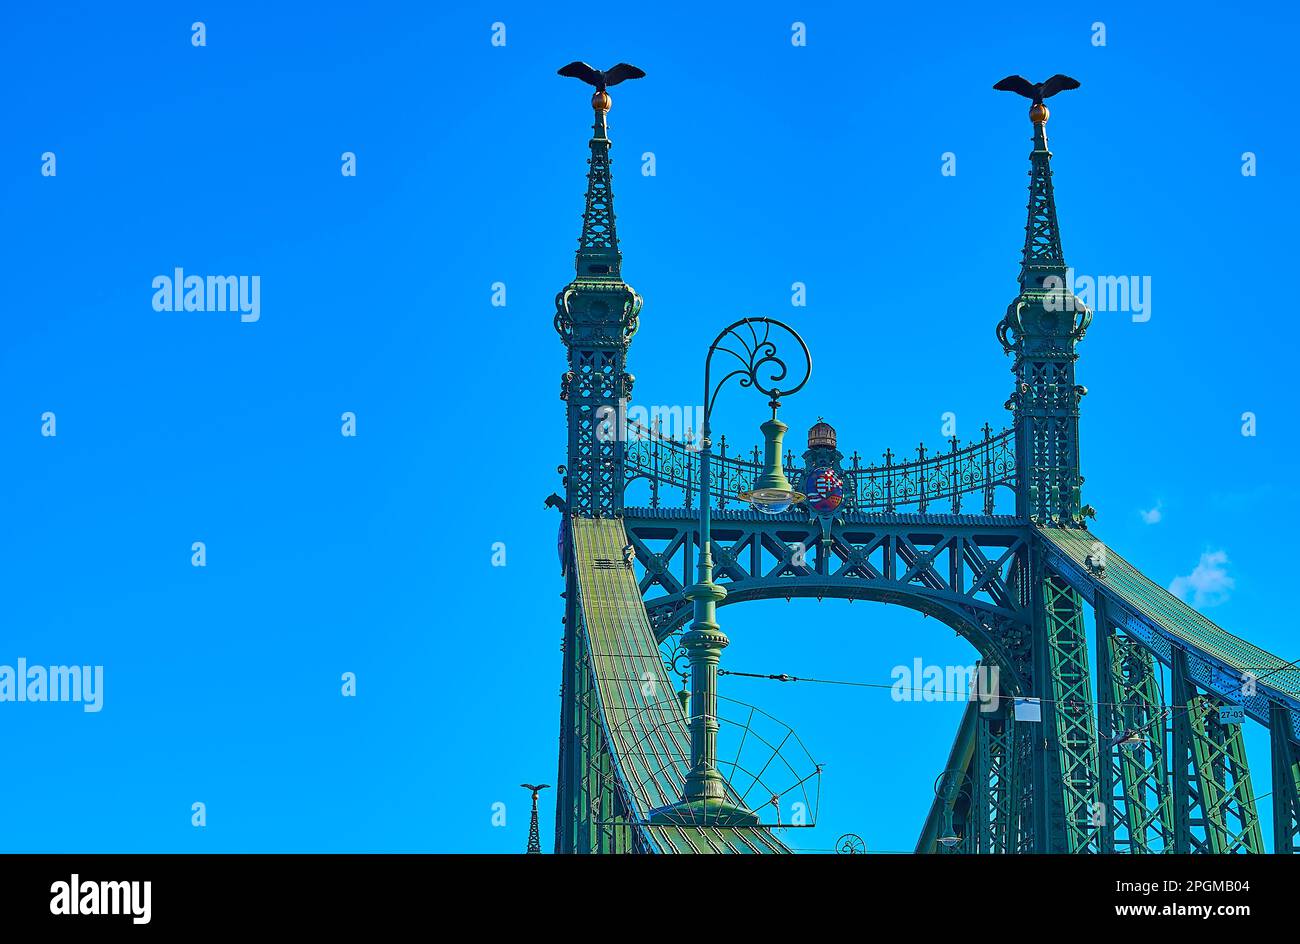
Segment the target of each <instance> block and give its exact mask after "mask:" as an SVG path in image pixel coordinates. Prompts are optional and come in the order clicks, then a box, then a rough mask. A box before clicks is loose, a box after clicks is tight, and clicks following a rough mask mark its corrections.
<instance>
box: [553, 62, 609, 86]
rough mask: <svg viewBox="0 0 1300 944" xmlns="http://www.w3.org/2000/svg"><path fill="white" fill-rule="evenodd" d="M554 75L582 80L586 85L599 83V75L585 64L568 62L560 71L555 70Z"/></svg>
mask: <svg viewBox="0 0 1300 944" xmlns="http://www.w3.org/2000/svg"><path fill="white" fill-rule="evenodd" d="M555 74H556V75H564V76H568V77H570V78H574V79H582V81H584V82H586V83H587V84H588V85H596V84H598V83H599V81H600V73H599V72H597V71H596V70H595V69H593V68H592V67H591V66H589V65H587V64H586V63H585V62H570V63H569V64H568V65H567V66H564V67H563V68H562V69H558V70H556V73H555Z"/></svg>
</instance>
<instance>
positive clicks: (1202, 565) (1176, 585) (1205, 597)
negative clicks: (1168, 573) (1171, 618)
mask: <svg viewBox="0 0 1300 944" xmlns="http://www.w3.org/2000/svg"><path fill="white" fill-rule="evenodd" d="M1227 563H1228V554H1227V552H1226V551H1206V552H1205V553H1203V554H1202V555H1201V560H1200V562H1199V563H1198V564H1197V565H1196V567H1195V568H1193V570H1192V572H1191V573H1190V574H1188V575H1187V576H1186V577H1175V578H1174V580H1173V583H1171V584H1170V585H1169V592H1170V593H1172V594H1173V595H1174V596H1176V597H1178V598H1179V599H1180V600H1184V601H1187V600H1188V598H1189V597H1190V598H1191V599H1190V602H1191V604H1192V606H1197V607H1206V606H1218V605H1219V604H1220V603H1223V602H1225V601H1226V600H1227V599H1228V591H1230V590H1232V588H1233V587H1235V586H1236V585H1237V584H1236V581H1234V580H1233V579H1232V578H1231V577H1229V576H1228V571H1227V568H1226V567H1225V565H1226V564H1227Z"/></svg>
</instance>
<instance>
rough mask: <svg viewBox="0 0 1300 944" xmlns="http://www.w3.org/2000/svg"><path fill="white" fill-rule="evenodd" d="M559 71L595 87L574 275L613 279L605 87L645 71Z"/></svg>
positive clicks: (573, 66)
mask: <svg viewBox="0 0 1300 944" xmlns="http://www.w3.org/2000/svg"><path fill="white" fill-rule="evenodd" d="M559 74H560V75H564V76H569V77H571V78H575V79H581V80H582V81H584V82H586V83H587V84H588V85H594V86H595V87H596V92H595V94H594V95H592V96H591V107H592V108H593V109H594V110H595V112H596V121H595V124H594V125H592V129H591V131H592V134H591V158H590V159H589V160H588V161H587V163H588V165H590V166H589V169H588V170H587V204H586V207H585V208H584V209H583V211H582V235H580V236H579V237H578V260H577V269H578V278H580V279H582V278H592V277H594V278H608V279H617V278H618V277H619V264H620V263H621V262H622V261H623V257H622V255H621V254H620V253H619V251H618V232H617V230H616V229H615V227H614V184H613V180H612V177H611V175H610V171H609V146H610V140H609V128H608V126H607V124H606V118H607V117H608V115H609V109H610V105H611V104H612V103H611V101H610V97H609V92H607V91H606V89H607V88H609V87H610V86H611V85H618V83H620V82H624V81H626V80H628V79H641V78H645V73H644V72H642V71H641V70H640V69H638V68H637V67H636V66H630V65H628V64H627V63H626V62H620V63H619V64H618V65H616V66H614V68H612V69H610V70H609V71H607V72H602V71H601V70H599V69H593V68H592V67H591V66H589V65H587V64H586V63H585V62H570V63H569V64H568V65H567V66H564V67H563V68H562V69H560V70H559Z"/></svg>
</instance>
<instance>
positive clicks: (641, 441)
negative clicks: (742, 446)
mask: <svg viewBox="0 0 1300 944" xmlns="http://www.w3.org/2000/svg"><path fill="white" fill-rule="evenodd" d="M571 68H572V67H566V69H571ZM616 68H628V69H630V67H616ZM632 71H633V72H637V73H639V70H632ZM564 74H575V73H573V72H566V73H564ZM614 74H615V72H614V70H611V72H610V73H608V75H611V76H612V75H614ZM599 75H602V76H604V75H606V74H605V73H600V74H599ZM627 77H638V76H636V75H627ZM587 81H592V84H597V82H596V81H594V80H592V79H587ZM609 84H614V83H613V82H612V81H611V82H610V83H609ZM1002 84H1003V83H1000V85H1002ZM1066 87H1069V86H1066ZM1049 94H1050V93H1049ZM592 106H593V109H594V116H595V122H594V126H593V134H592V137H591V140H590V160H589V171H588V174H587V194H586V204H585V210H584V213H583V223H582V231H581V235H580V237H579V245H578V252H577V265H576V269H577V271H576V276H575V278H574V279H573V280H572V281H571V282H570V283H569V284H568V285H567V286H566V287H565V288H564V289H563V290H562V291H561V292H560V293H559V295H558V296H557V297H556V315H555V327H556V330H557V331H558V333H559V334H560V337H561V339H562V340H563V342H564V344H565V347H566V349H567V352H568V365H567V370H566V371H565V372H564V374H563V377H562V381H561V391H560V396H561V399H562V400H563V401H564V402H565V405H566V410H567V419H568V446H567V453H566V455H567V458H566V462H565V465H564V467H563V472H564V489H563V491H564V493H563V495H555V496H552V499H550V500H549V503H550V504H552V505H554V506H555V507H557V508H558V509H559V510H560V511H561V513H562V516H563V520H562V523H561V528H560V550H561V557H562V568H563V572H564V575H565V594H564V599H565V614H564V618H565V643H564V669H563V690H562V698H561V717H560V758H559V777H558V780H557V785H558V789H557V816H556V840H555V848H556V851H557V852H566V853H574V852H576V853H608V852H644V853H655V852H661V853H694V852H700V853H783V852H788V851H789V849H788V848H787V847H786V846H785V845H784V843H783V842H782V841H781V839H780V838H779V830H777V829H776V828H775V827H776V826H777V825H778V824H775V823H770V822H762V821H761V820H760V817H759V816H758V815H757V814H756V813H754V812H752V811H750V810H749V809H748V808H747V807H748V805H749V804H750V802H751V801H750V799H749V798H748V796H747V794H745V793H741V792H740V791H739V788H738V787H735V786H733V784H732V782H731V780H730V779H728V778H724V777H722V776H721V775H720V774H719V773H718V772H717V770H716V767H715V766H714V755H715V753H716V748H715V743H716V742H715V738H716V733H717V730H718V728H719V726H720V724H721V720H720V716H719V710H718V706H717V697H718V696H717V694H716V678H717V674H718V671H719V670H718V661H719V659H718V657H719V655H720V652H721V649H722V648H723V647H725V645H726V637H725V636H724V635H722V634H721V631H720V629H719V628H718V626H717V623H716V617H715V612H716V609H717V608H725V606H727V605H731V604H735V603H743V602H747V601H751V600H763V599H778V598H779V599H788V598H791V597H815V598H825V597H833V598H842V599H849V600H874V601H879V602H885V603H894V604H898V605H901V606H905V607H910V608H911V609H914V610H918V611H920V612H922V613H924V614H926V615H928V616H931V617H934V618H936V619H939V620H941V621H943V622H944V623H945V624H947V625H948V626H950V627H952V628H953V629H954V630H955V631H956V632H958V633H959V634H961V635H962V636H963V637H965V638H966V639H967V640H969V641H970V643H971V644H972V645H973V646H974V647H975V648H976V649H977V650H978V652H979V653H980V659H981V664H982V665H984V666H996V667H997V669H998V673H997V675H996V678H997V679H998V691H997V692H996V693H994V694H995V697H992V698H987V699H983V700H981V701H972V702H971V703H970V705H969V706H968V708H967V710H966V712H965V715H964V717H963V719H962V721H961V724H960V726H959V728H958V731H957V735H956V738H955V740H954V742H953V746H952V749H951V752H950V754H949V759H948V765H947V770H946V772H945V774H944V778H943V779H944V785H943V787H942V789H940V788H938V787H937V788H936V799H935V801H934V803H933V805H932V807H931V809H930V812H929V815H928V816H927V818H926V820H925V822H924V823H922V824H920V838H919V840H918V843H917V851H918V852H941V853H951V852H966V853H1026V852H1070V853H1074V852H1079V853H1084V852H1098V853H1110V852H1127V853H1158V852H1207V853H1237V852H1263V851H1265V843H1264V836H1263V833H1264V830H1265V829H1266V828H1271V830H1272V848H1273V850H1274V851H1275V852H1279V853H1290V852H1295V851H1296V849H1297V844H1298V843H1300V669H1297V668H1296V667H1294V666H1293V665H1292V664H1291V663H1288V662H1286V661H1285V660H1283V659H1281V658H1278V657H1277V656H1274V655H1271V654H1270V653H1267V652H1264V651H1263V650H1261V649H1259V648H1257V647H1255V646H1252V645H1251V644H1249V643H1247V642H1245V641H1244V640H1242V639H1240V638H1238V637H1236V636H1233V635H1232V634H1230V633H1229V632H1227V631H1226V630H1224V629H1222V628H1220V627H1218V626H1216V625H1215V624H1214V623H1212V622H1210V621H1209V620H1208V619H1206V618H1205V617H1204V616H1203V615H1201V614H1200V613H1199V612H1197V611H1196V610H1194V609H1192V608H1191V607H1189V606H1187V605H1186V604H1184V603H1183V602H1182V601H1181V600H1179V599H1177V598H1176V597H1174V596H1173V595H1171V594H1170V593H1169V592H1167V591H1166V590H1165V589H1163V588H1162V587H1160V586H1158V585H1157V584H1155V583H1153V582H1152V581H1151V580H1149V579H1147V578H1146V577H1144V576H1143V575H1142V574H1141V573H1140V572H1138V571H1137V570H1136V569H1135V568H1133V567H1132V566H1130V565H1129V564H1128V563H1127V562H1126V561H1125V560H1124V559H1123V558H1122V557H1120V556H1119V555H1118V554H1117V553H1115V552H1114V551H1113V550H1111V549H1110V548H1109V547H1108V546H1107V545H1106V544H1105V543H1104V541H1103V539H1102V538H1101V537H1100V536H1099V535H1097V534H1094V533H1093V532H1092V531H1091V530H1090V528H1089V521H1090V519H1091V515H1092V509H1091V508H1090V507H1088V506H1087V505H1085V504H1083V503H1082V501H1081V486H1082V483H1083V477H1082V475H1080V472H1079V468H1080V466H1079V429H1078V421H1079V407H1080V401H1081V399H1082V397H1083V396H1084V395H1085V394H1086V392H1087V391H1086V389H1085V388H1084V387H1082V386H1080V385H1079V384H1077V383H1076V381H1075V362H1076V359H1077V356H1078V355H1077V353H1076V346H1077V344H1078V342H1079V341H1080V340H1082V339H1083V337H1084V334H1085V332H1086V331H1087V329H1088V325H1089V321H1090V320H1091V313H1090V311H1089V310H1088V309H1087V307H1086V306H1085V305H1083V304H1082V303H1081V302H1079V300H1078V299H1076V298H1074V297H1073V296H1072V295H1070V293H1069V290H1068V288H1064V289H1063V288H1061V286H1062V285H1063V284H1064V280H1065V277H1066V265H1065V259H1064V255H1063V253H1062V250H1061V239H1060V232H1059V227H1058V223H1057V214H1056V205H1055V199H1054V195H1053V189H1052V172H1051V152H1050V151H1049V150H1048V145H1047V130H1046V129H1047V121H1048V117H1049V113H1048V110H1047V108H1046V106H1045V105H1043V103H1042V101H1041V99H1036V100H1035V101H1034V103H1033V105H1032V107H1031V109H1030V119H1031V122H1032V126H1033V149H1032V151H1031V153H1030V156H1029V159H1030V185H1029V206H1028V222H1027V225H1026V237H1025V246H1024V253H1023V260H1022V266H1021V272H1020V278H1019V290H1018V292H1017V294H1016V296H1015V298H1014V299H1013V300H1012V302H1011V304H1010V305H1009V306H1008V308H1007V311H1006V314H1005V316H1004V317H1003V319H1002V321H1001V322H1000V324H999V325H998V327H997V338H998V340H999V341H1000V343H1001V345H1002V347H1003V349H1004V351H1005V352H1006V353H1007V354H1008V355H1010V356H1011V358H1012V373H1013V374H1014V377H1015V387H1014V390H1013V392H1012V394H1011V397H1010V399H1009V400H1008V401H1007V403H1006V407H1007V409H1008V410H1009V411H1010V412H1011V415H1012V422H1011V425H1010V427H1009V428H1007V429H1005V430H1003V431H1000V432H998V431H994V430H993V429H992V428H991V427H988V426H985V427H984V429H983V435H982V437H981V438H980V439H978V440H976V441H974V442H972V443H969V444H966V445H964V446H963V445H962V444H961V443H960V442H958V441H957V440H955V439H954V440H951V441H949V442H948V443H947V444H946V447H945V448H942V449H940V450H938V451H937V452H934V453H932V454H928V455H927V454H926V452H925V450H924V449H921V450H919V451H918V454H917V456H916V457H915V458H911V457H909V458H908V459H907V460H906V461H897V458H896V457H895V456H894V455H893V454H892V453H889V452H887V453H885V454H884V455H883V459H884V461H883V462H882V463H877V464H873V465H864V464H863V463H862V461H861V459H860V458H859V457H858V456H857V454H854V455H853V456H851V457H847V458H846V457H845V456H844V455H843V454H842V453H840V452H839V451H838V448H837V443H836V437H835V432H834V430H833V429H831V427H830V426H829V425H827V424H825V423H819V424H818V425H817V426H815V427H813V430H812V431H811V432H810V434H809V442H808V449H807V451H806V452H805V453H803V455H802V457H799V458H797V457H796V456H795V455H794V453H793V451H785V452H783V451H782V449H783V444H782V435H783V433H784V431H785V427H784V424H781V423H780V422H779V420H777V419H776V418H775V415H776V414H775V411H776V407H777V406H778V405H779V398H780V396H781V395H788V394H789V393H791V392H793V391H794V390H796V389H797V387H795V386H794V385H793V383H791V386H790V387H788V388H786V389H783V390H771V391H769V390H767V389H766V388H764V387H763V385H762V383H761V382H757V378H758V377H759V372H760V369H761V368H764V367H767V368H769V369H770V372H771V380H772V382H773V383H776V382H783V381H785V380H786V370H787V368H786V365H785V363H784V362H783V361H780V360H778V359H777V358H776V357H775V355H774V353H773V351H774V348H773V346H772V344H771V343H770V342H769V339H768V335H767V334H766V333H762V334H760V333H759V331H758V330H757V329H758V328H762V330H763V332H766V330H767V327H768V325H769V324H779V323H775V322H769V320H768V319H747V320H746V321H744V322H737V325H733V326H732V328H731V329H728V332H724V334H723V335H721V336H720V338H719V342H722V341H723V339H724V338H727V339H728V341H727V344H721V343H720V344H719V345H717V347H718V349H719V350H722V351H724V352H726V353H727V354H731V355H734V356H735V357H736V358H737V359H739V360H740V361H741V363H742V368H741V369H740V370H738V371H733V372H732V373H731V374H728V375H727V376H726V377H724V378H723V381H726V380H727V379H728V378H729V377H731V376H733V374H740V375H741V381H740V382H741V385H742V386H750V385H751V384H752V385H755V386H757V387H758V389H760V390H763V391H764V392H770V393H771V394H772V406H773V419H772V420H770V421H769V422H768V423H766V424H764V430H765V432H766V433H767V434H768V435H767V442H766V444H765V445H766V447H767V448H766V454H765V455H763V456H760V454H759V452H758V450H755V451H754V452H753V453H751V454H748V455H743V454H742V455H734V454H733V455H728V448H727V444H726V439H725V437H723V438H721V440H720V441H719V444H718V445H719V448H718V450H717V452H716V454H715V453H714V451H713V443H712V441H711V437H710V432H709V430H708V428H707V419H706V421H705V426H704V428H703V429H702V430H700V431H698V433H697V434H696V435H694V437H692V436H691V434H688V435H686V436H682V435H677V436H674V437H670V436H667V435H664V434H663V433H662V432H661V431H660V429H658V428H657V427H656V426H655V425H653V424H652V425H650V426H646V425H643V424H638V423H634V422H628V421H626V420H625V418H624V410H625V407H626V404H627V403H628V402H629V401H630V399H631V396H632V385H633V377H632V375H631V374H630V373H629V372H628V371H627V358H628V351H629V346H630V342H631V340H632V337H633V335H634V334H635V333H636V330H637V327H638V316H639V313H640V310H641V298H640V296H639V295H637V293H636V292H635V291H634V290H633V289H632V288H631V286H629V285H628V284H627V283H626V282H624V281H623V279H622V275H621V266H622V255H621V253H620V252H619V248H618V237H617V234H616V227H615V215H614V205H613V201H614V198H613V190H612V177H611V173H610V156H609V152H610V140H609V137H608V134H607V120H606V119H607V115H608V112H609V108H610V97H609V95H608V93H607V92H606V91H605V86H604V84H603V83H602V84H598V85H597V92H596V94H595V95H594V96H593V98H592ZM1058 280H1059V281H1058ZM760 322H762V323H763V324H761V325H760V324H759V323H760ZM737 326H741V327H740V328H739V329H737ZM751 341H752V343H751ZM800 343H802V342H801V341H800ZM727 345H730V347H728V346H727ZM736 347H740V349H741V350H743V351H744V352H745V354H744V356H742V355H741V354H740V353H738V352H737V351H736V350H735V348H736ZM805 353H806V348H805ZM712 354H713V349H711V351H710V357H712ZM746 361H747V363H746ZM810 368H811V360H810V359H809V369H810ZM805 379H806V378H805ZM716 393H717V391H716V388H715V389H714V390H712V391H711V390H710V388H709V380H708V378H707V367H706V381H705V407H706V411H707V409H708V408H709V407H711V405H712V400H713V398H714V397H716ZM706 416H707V413H706ZM812 477H816V479H817V482H819V483H821V485H824V486H826V488H825V489H823V490H822V491H819V492H818V493H817V496H816V499H820V500H815V499H814V497H812V491H811V489H810V491H809V494H803V493H797V494H793V497H794V501H793V503H789V504H788V507H787V508H785V510H781V508H780V507H779V506H778V507H776V508H773V507H767V508H766V509H765V510H766V512H768V513H762V512H760V511H756V510H754V506H755V505H758V504H759V503H760V501H761V499H762V498H763V497H764V495H766V494H767V493H764V492H762V491H761V490H760V489H757V488H756V487H754V483H755V482H756V481H763V482H766V483H767V484H769V485H770V484H772V483H773V482H776V483H777V484H778V485H779V484H782V483H785V482H788V481H789V480H793V481H795V482H801V483H806V482H809V481H811V480H812ZM820 487H821V486H819V488H820ZM787 488H788V485H787ZM777 491H778V492H779V491H780V489H779V488H778V489H777ZM790 491H791V493H793V490H790ZM828 492H829V493H831V496H830V498H829V500H828V499H827V493H828ZM742 493H745V496H746V497H745V498H742V497H741V495H742ZM634 496H635V498H634ZM769 497H770V496H769ZM747 499H748V500H747ZM696 506H698V510H697V509H696ZM702 535H708V539H707V541H705V540H702V537H701V536H702ZM693 575H694V576H693ZM714 578H716V582H714ZM1089 616H1091V621H1092V622H1093V623H1094V627H1093V633H1092V642H1091V643H1090V642H1089V633H1088V626H1087V623H1088V622H1089V621H1090V620H1089ZM692 618H694V622H693V623H691V629H690V630H689V631H686V632H685V634H684V635H683V633H684V628H685V627H686V625H687V623H688V622H690V621H691V620H692ZM674 651H675V652H676V655H677V656H678V657H680V658H688V659H689V660H690V663H691V670H690V677H691V680H692V686H691V692H690V694H689V699H688V698H687V697H678V695H677V693H675V692H674V691H673V684H672V678H671V674H670V670H671V669H672V667H673V658H674V656H673V653H674ZM1094 672H1095V677H1094ZM1166 677H1167V678H1168V684H1163V680H1164V679H1165V678H1166ZM683 694H684V693H683ZM1025 706H1032V710H1030V711H1024V712H1022V710H1021V708H1022V707H1025ZM1035 715H1037V717H1035ZM1246 723H1252V724H1261V725H1264V726H1265V727H1266V728H1267V729H1268V732H1269V740H1270V744H1271V752H1270V753H1271V756H1270V758H1269V767H1268V769H1269V776H1268V777H1266V778H1264V780H1263V781H1260V780H1259V778H1257V777H1256V778H1252V776H1251V769H1250V765H1249V762H1248V760H1247V757H1246V753H1245V747H1244V740H1243V736H1242V727H1243V724H1246ZM722 766H723V767H725V766H726V765H725V764H724V765H722ZM733 770H734V768H733ZM1257 770H1258V767H1257ZM760 774H761V772H760ZM750 779H757V780H759V781H761V780H762V776H758V775H751V778H750ZM1265 793H1268V794H1271V797H1272V810H1273V816H1272V822H1271V824H1264V823H1261V821H1260V817H1259V814H1258V811H1257V806H1256V797H1257V795H1262V794H1265ZM763 799H764V800H766V796H764V798H763Z"/></svg>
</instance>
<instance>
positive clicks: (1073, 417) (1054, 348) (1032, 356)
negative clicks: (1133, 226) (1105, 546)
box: [997, 106, 1092, 525]
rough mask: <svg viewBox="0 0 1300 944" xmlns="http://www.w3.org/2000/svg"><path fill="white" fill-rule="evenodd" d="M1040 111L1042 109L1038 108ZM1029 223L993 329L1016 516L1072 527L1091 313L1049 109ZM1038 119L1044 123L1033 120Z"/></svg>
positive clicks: (1034, 155) (1040, 133) (1037, 150)
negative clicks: (1062, 197)
mask: <svg viewBox="0 0 1300 944" xmlns="http://www.w3.org/2000/svg"><path fill="white" fill-rule="evenodd" d="M1039 107H1040V108H1041V106H1039ZM1031 116H1035V120H1034V149H1033V151H1032V152H1031V153H1030V155H1029V161H1030V171H1029V219H1028V222H1027V223H1026V224H1025V247H1024V251H1023V253H1022V257H1021V267H1020V293H1019V295H1017V296H1016V298H1015V300H1014V301H1012V302H1011V304H1010V305H1009V306H1008V307H1007V312H1006V315H1005V316H1004V317H1003V319H1002V322H1001V323H1000V324H999V325H998V331H997V334H998V339H999V340H1000V341H1001V342H1002V347H1003V350H1004V351H1006V352H1007V353H1008V354H1011V355H1013V363H1012V367H1011V371H1012V373H1013V374H1014V375H1015V378H1016V387H1015V390H1013V391H1012V393H1011V397H1010V398H1009V399H1008V401H1007V406H1008V407H1009V408H1010V409H1011V411H1012V413H1013V414H1014V415H1015V428H1016V459H1017V462H1018V464H1019V472H1020V477H1019V484H1018V488H1017V504H1016V509H1017V512H1018V513H1019V514H1020V515H1021V516H1022V517H1024V518H1027V519H1029V520H1030V521H1033V522H1036V523H1041V524H1067V525H1068V524H1076V523H1078V521H1079V518H1080V515H1081V514H1082V505H1081V501H1080V487H1081V486H1082V484H1083V477H1082V476H1081V475H1080V474H1079V400H1080V398H1081V397H1082V396H1083V394H1084V393H1086V391H1085V390H1084V388H1083V387H1081V386H1079V385H1078V384H1076V383H1075V377H1074V364H1075V361H1076V360H1077V359H1078V354H1077V353H1076V351H1075V345H1076V344H1077V343H1078V342H1079V341H1080V340H1082V338H1083V336H1084V333H1085V332H1086V331H1087V330H1088V324H1089V322H1090V321H1091V320H1092V313H1091V312H1090V311H1089V310H1088V308H1087V306H1085V305H1084V304H1083V303H1082V302H1080V301H1079V300H1078V299H1077V298H1076V297H1075V296H1074V294H1073V292H1071V291H1070V289H1069V286H1068V285H1067V284H1066V281H1067V271H1068V270H1067V267H1066V264H1065V253H1064V252H1063V251H1062V249H1061V233H1060V227H1059V226H1058V225H1057V219H1056V198H1055V195H1054V192H1053V188H1052V166H1051V159H1052V152H1051V151H1049V150H1048V149H1047V109H1045V108H1042V109H1041V111H1032V110H1031ZM1039 118H1041V120H1038V119H1039Z"/></svg>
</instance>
